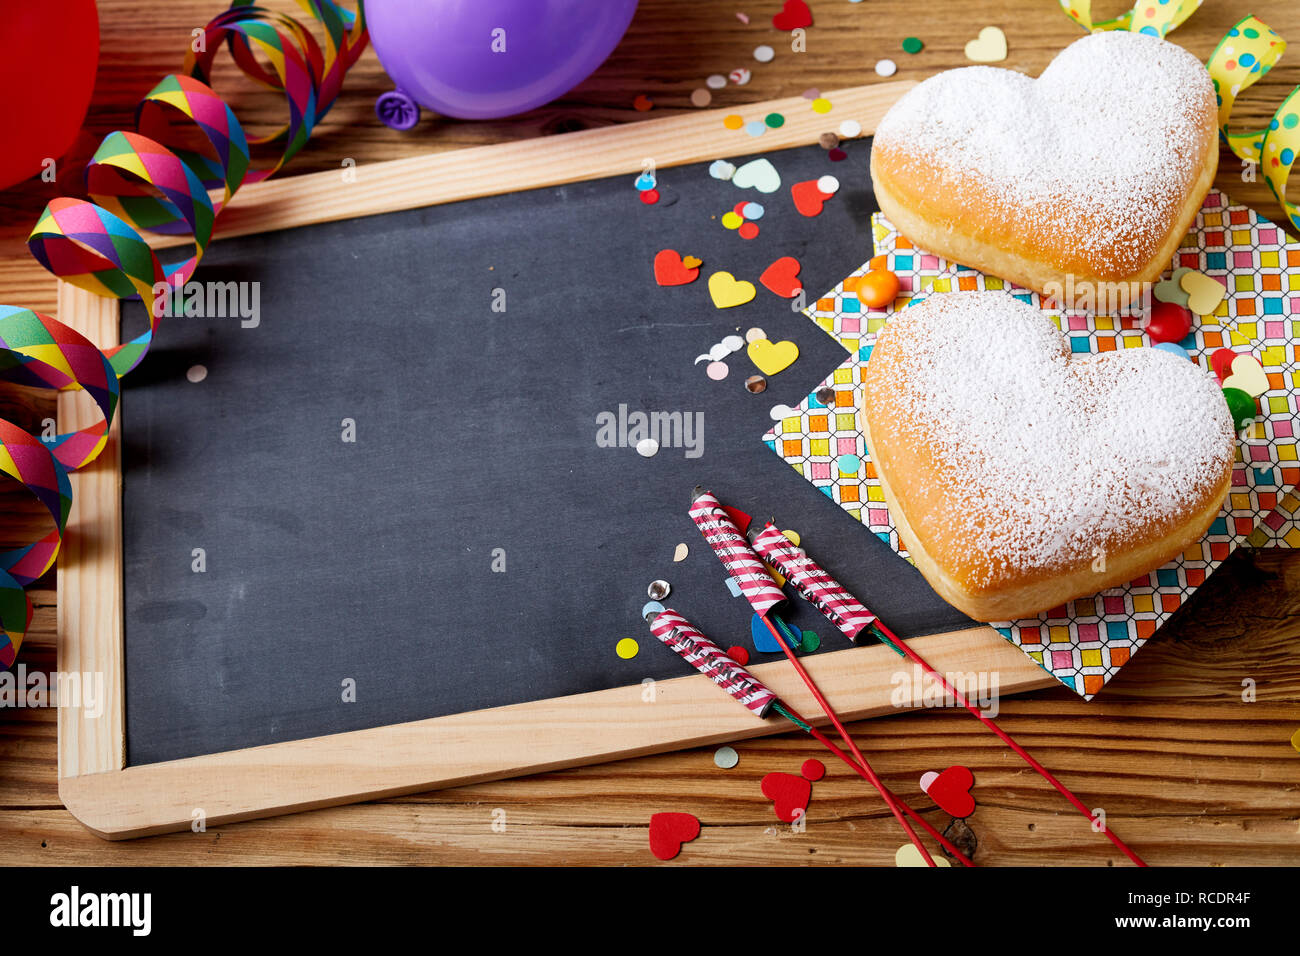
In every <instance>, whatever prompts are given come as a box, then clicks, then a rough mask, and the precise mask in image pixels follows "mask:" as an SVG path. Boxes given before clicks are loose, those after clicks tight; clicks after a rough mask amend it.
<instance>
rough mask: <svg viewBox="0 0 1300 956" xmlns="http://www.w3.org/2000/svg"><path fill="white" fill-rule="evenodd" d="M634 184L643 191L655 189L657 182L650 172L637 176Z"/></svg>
mask: <svg viewBox="0 0 1300 956" xmlns="http://www.w3.org/2000/svg"><path fill="white" fill-rule="evenodd" d="M632 185H633V186H635V187H636V188H637V189H639V190H640V191H641V192H645V191H646V190H647V189H654V188H655V185H656V183H655V178H654V177H653V176H651V175H650V174H649V173H642V174H641V175H640V176H638V177H637V178H636V182H634V183H633V184H632Z"/></svg>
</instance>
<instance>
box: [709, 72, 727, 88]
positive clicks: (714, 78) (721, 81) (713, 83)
mask: <svg viewBox="0 0 1300 956" xmlns="http://www.w3.org/2000/svg"><path fill="white" fill-rule="evenodd" d="M704 85H705V86H707V87H708V88H709V89H711V90H720V89H722V88H723V87H725V86H726V85H727V78H726V77H725V76H723V75H722V74H721V73H714V74H713V75H711V76H710V77H708V78H707V79H706V80H705V81H704Z"/></svg>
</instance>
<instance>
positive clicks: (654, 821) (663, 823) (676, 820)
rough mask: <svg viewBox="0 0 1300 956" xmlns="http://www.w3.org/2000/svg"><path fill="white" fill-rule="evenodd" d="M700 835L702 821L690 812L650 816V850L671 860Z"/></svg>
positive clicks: (661, 858)
mask: <svg viewBox="0 0 1300 956" xmlns="http://www.w3.org/2000/svg"><path fill="white" fill-rule="evenodd" d="M699 835H700V821H699V820H697V819H696V818H695V817H693V816H692V815H691V814H689V813H656V814H655V815H654V816H652V817H651V818H650V852H651V853H653V854H654V855H655V857H656V858H658V859H660V860H671V859H672V858H673V857H675V856H676V855H677V854H678V853H680V852H681V851H682V844H683V843H690V842H691V841H692V840H694V839H695V838H696V837H698V836H699Z"/></svg>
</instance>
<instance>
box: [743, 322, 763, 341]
mask: <svg viewBox="0 0 1300 956" xmlns="http://www.w3.org/2000/svg"><path fill="white" fill-rule="evenodd" d="M765 338H767V333H766V332H764V331H763V330H762V329H760V328H758V327H757V326H755V327H754V328H752V329H750V330H749V331H747V332H746V333H745V341H746V342H753V341H755V340H756V339H765Z"/></svg>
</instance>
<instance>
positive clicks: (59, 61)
mask: <svg viewBox="0 0 1300 956" xmlns="http://www.w3.org/2000/svg"><path fill="white" fill-rule="evenodd" d="M4 21H5V23H4V29H3V30H0V129H2V130H4V148H3V149H2V150H0V189H7V188H9V187H10V186H12V185H14V184H15V183H19V182H22V181H23V180H24V179H27V178H28V177H29V176H34V175H36V174H37V173H39V172H41V170H42V169H43V168H44V167H45V166H46V165H48V164H47V163H46V160H50V159H58V158H59V157H60V156H62V155H63V154H64V153H66V152H67V151H68V149H69V147H71V146H72V143H73V141H74V140H75V139H76V138H77V131H78V130H79V129H81V123H82V120H84V119H85V118H86V108H87V107H88V106H89V105H90V94H91V93H92V92H94V89H95V69H96V67H98V66H99V14H98V12H97V11H96V9H95V0H62V2H59V3H48V2H46V3H7V4H5V9H4Z"/></svg>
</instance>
